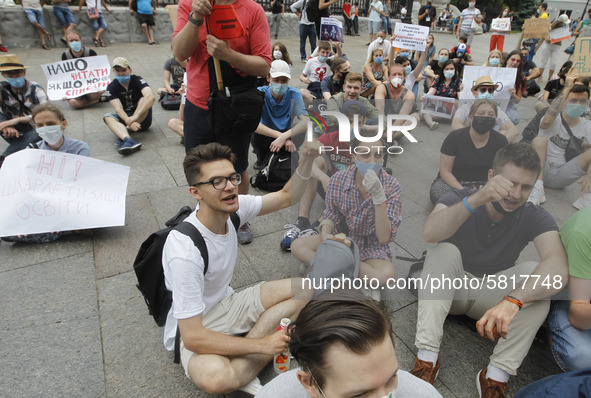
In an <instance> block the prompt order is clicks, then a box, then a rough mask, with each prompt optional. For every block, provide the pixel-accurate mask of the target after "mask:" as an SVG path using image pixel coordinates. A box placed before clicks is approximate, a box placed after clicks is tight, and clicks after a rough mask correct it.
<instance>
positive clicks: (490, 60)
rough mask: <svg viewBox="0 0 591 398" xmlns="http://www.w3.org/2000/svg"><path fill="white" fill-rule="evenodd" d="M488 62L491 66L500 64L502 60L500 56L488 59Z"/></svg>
mask: <svg viewBox="0 0 591 398" xmlns="http://www.w3.org/2000/svg"><path fill="white" fill-rule="evenodd" d="M488 63H489V64H490V66H499V64H500V63H501V60H500V59H498V58H491V59H489V60H488Z"/></svg>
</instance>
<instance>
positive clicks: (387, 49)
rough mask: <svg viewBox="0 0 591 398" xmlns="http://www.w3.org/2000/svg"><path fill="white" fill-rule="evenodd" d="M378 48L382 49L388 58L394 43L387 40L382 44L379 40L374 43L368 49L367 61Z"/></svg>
mask: <svg viewBox="0 0 591 398" xmlns="http://www.w3.org/2000/svg"><path fill="white" fill-rule="evenodd" d="M376 48H380V49H382V52H383V53H384V58H386V57H387V56H388V55H389V54H390V49H391V48H392V42H390V40H385V39H384V42H383V43H382V44H379V43H378V40H377V39H376V40H374V41H372V42H371V44H370V45H369V47H368V48H367V58H366V60H367V59H369V57H371V52H372V51H373V50H374V49H376Z"/></svg>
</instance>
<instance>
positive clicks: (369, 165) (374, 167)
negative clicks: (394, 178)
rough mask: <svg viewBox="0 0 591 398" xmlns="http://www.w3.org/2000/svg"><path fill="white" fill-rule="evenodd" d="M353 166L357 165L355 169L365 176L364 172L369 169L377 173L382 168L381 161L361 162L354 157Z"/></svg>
mask: <svg viewBox="0 0 591 398" xmlns="http://www.w3.org/2000/svg"><path fill="white" fill-rule="evenodd" d="M355 166H357V170H359V172H360V173H361V175H362V176H365V173H367V172H368V171H369V170H373V171H374V172H375V173H376V174H378V173H379V172H380V170H381V169H382V163H361V162H360V161H359V160H357V159H355Z"/></svg>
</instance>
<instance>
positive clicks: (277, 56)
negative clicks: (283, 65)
mask: <svg viewBox="0 0 591 398" xmlns="http://www.w3.org/2000/svg"><path fill="white" fill-rule="evenodd" d="M273 58H275V59H282V58H283V53H282V52H281V51H273Z"/></svg>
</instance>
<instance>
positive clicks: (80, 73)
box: [41, 55, 111, 101]
mask: <svg viewBox="0 0 591 398" xmlns="http://www.w3.org/2000/svg"><path fill="white" fill-rule="evenodd" d="M41 69H43V73H45V77H46V78H47V96H48V97H49V99H50V100H52V101H60V100H62V99H64V98H68V99H69V98H77V97H80V96H82V95H85V94H90V93H98V92H100V91H105V90H106V89H107V86H108V85H109V83H110V82H111V79H110V71H111V66H110V64H109V58H108V57H107V56H106V55H97V56H96V57H84V58H75V59H68V60H65V61H59V62H54V63H52V64H45V65H41Z"/></svg>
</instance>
